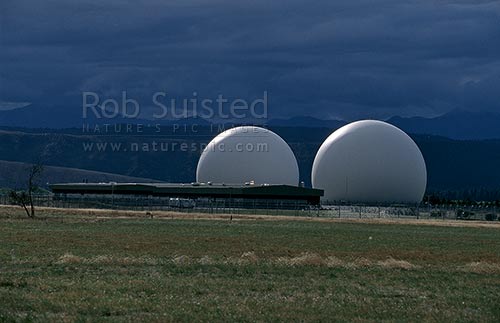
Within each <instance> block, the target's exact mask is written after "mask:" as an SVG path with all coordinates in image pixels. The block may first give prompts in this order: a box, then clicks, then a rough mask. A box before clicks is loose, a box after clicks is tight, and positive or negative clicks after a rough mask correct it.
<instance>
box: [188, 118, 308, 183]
mask: <svg viewBox="0 0 500 323" xmlns="http://www.w3.org/2000/svg"><path fill="white" fill-rule="evenodd" d="M196 180H197V181H198V182H213V183H227V184H242V183H246V182H252V181H253V182H254V183H255V184H286V185H295V186H296V185H298V183H299V167H298V165H297V160H296V159H295V156H294V154H293V152H292V150H291V149H290V147H289V146H288V144H287V143H286V142H285V141H284V140H283V139H282V138H281V137H280V136H278V135H277V134H275V133H274V132H272V131H270V130H268V129H265V128H261V127H253V126H244V127H236V128H232V129H229V130H227V131H224V132H223V133H221V134H219V135H218V136H217V137H215V138H214V139H213V140H212V141H211V142H210V143H209V144H208V146H207V147H206V148H205V150H204V151H203V153H202V154H201V157H200V160H199V161H198V167H197V169H196Z"/></svg>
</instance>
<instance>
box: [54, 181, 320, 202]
mask: <svg viewBox="0 0 500 323" xmlns="http://www.w3.org/2000/svg"><path fill="white" fill-rule="evenodd" d="M50 188H51V190H52V191H53V192H54V193H56V194H57V193H60V194H129V195H152V196H170V197H186V198H196V197H211V198H250V199H256V198H260V199H297V200H307V201H310V202H313V203H316V202H317V203H319V198H320V197H321V196H323V190H320V189H312V188H305V187H298V186H291V185H268V184H263V185H251V184H249V185H235V184H212V183H181V184H174V183H64V184H52V185H50Z"/></svg>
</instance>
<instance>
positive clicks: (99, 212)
mask: <svg viewBox="0 0 500 323" xmlns="http://www.w3.org/2000/svg"><path fill="white" fill-rule="evenodd" d="M37 210H38V217H39V218H42V219H44V218H54V217H59V218H63V219H64V220H68V221H69V220H70V219H71V218H75V217H77V218H78V220H79V221H81V220H88V221H99V220H106V219H120V218H137V219H149V218H151V217H153V218H155V219H168V220H173V219H179V220H182V219H189V220H195V219H199V220H230V219H231V220H234V221H250V220H259V221H302V222H326V223H367V224H397V225H400V224H407V225H430V226H441V227H468V228H496V229H500V222H499V221H496V222H494V221H490V222H488V221H460V220H441V219H398V218H394V219H388V218H362V219H357V218H321V217H302V216H286V215H278V216H277V215H258V214H257V215H247V214H207V213H196V212H193V213H184V212H172V211H153V212H150V211H128V210H103V209H62V208H48V207H38V208H37ZM0 217H7V218H23V217H24V211H23V210H22V209H20V208H19V207H15V206H8V205H0Z"/></svg>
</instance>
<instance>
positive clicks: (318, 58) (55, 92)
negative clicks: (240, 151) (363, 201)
mask: <svg viewBox="0 0 500 323" xmlns="http://www.w3.org/2000/svg"><path fill="white" fill-rule="evenodd" d="M0 21H1V22H0V28H1V32H0V36H1V51H0V66H1V67H0V68H1V70H0V103H2V104H0V105H2V106H3V108H2V109H4V110H5V109H11V108H12V107H15V106H16V104H19V105H26V103H27V102H32V103H37V104H41V105H61V104H65V105H68V106H76V108H80V107H78V104H80V102H81V99H80V98H81V92H82V91H96V92H99V93H100V94H101V95H102V96H104V97H113V96H119V95H120V93H121V91H124V90H126V91H128V93H129V95H130V96H131V97H133V98H135V99H137V100H138V101H140V102H141V104H144V105H147V104H148V103H149V102H150V100H151V95H152V94H153V93H154V92H156V91H164V92H167V93H168V95H170V96H172V97H179V98H180V97H186V98H189V97H190V96H191V94H192V92H193V91H196V92H197V93H198V95H199V96H200V97H204V98H205V97H206V98H214V97H215V96H216V95H217V94H223V95H224V96H226V97H231V98H244V99H252V98H258V97H261V96H262V93H263V91H268V96H269V112H270V114H271V115H272V116H274V117H291V116H296V115H312V116H316V117H321V118H346V119H353V118H359V117H377V118H383V117H387V116H392V115H403V116H412V115H420V116H435V115H438V114H442V113H444V112H447V111H450V110H452V109H455V108H462V109H470V110H490V111H498V110H500V1H480V0H471V1H467V0H462V1H437V0H436V1H426V0H417V1H404V0H378V1H377V0H336V1H332V0H322V1H295V0H287V1H270V0H262V1H260V0H257V1H245V2H243V1H236V0H224V1H218V0H178V1H162V0H156V1H142V2H141V4H140V5H139V2H138V1H118V0H112V1H111V0H95V1H89V0H80V1H78V2H77V1H67V0H64V1H63V0H59V1H39V0H31V1H21V0H2V1H1V2H0Z"/></svg>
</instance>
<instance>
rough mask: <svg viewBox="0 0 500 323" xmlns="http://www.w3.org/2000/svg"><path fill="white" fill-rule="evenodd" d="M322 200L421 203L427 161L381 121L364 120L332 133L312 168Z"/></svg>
mask: <svg viewBox="0 0 500 323" xmlns="http://www.w3.org/2000/svg"><path fill="white" fill-rule="evenodd" d="M312 184H313V187H314V188H320V189H324V190H325V195H324V197H323V199H324V200H327V201H349V202H365V203H420V202H421V201H422V198H423V196H424V193H425V188H426V185H427V170H426V167H425V161H424V158H423V156H422V153H421V152H420V150H419V148H418V147H417V145H416V144H415V142H414V141H413V140H412V139H411V138H410V137H409V136H408V135H407V134H406V133H405V132H403V131H402V130H400V129H399V128H396V127H395V126H393V125H390V124H388V123H385V122H381V121H375V120H363V121H357V122H353V123H351V124H348V125H346V126H344V127H342V128H340V129H338V130H337V131H335V132H334V133H332V134H331V135H330V136H329V137H328V138H327V139H326V140H325V142H324V143H323V144H322V145H321V147H320V148H319V150H318V153H317V154H316V158H315V159H314V164H313V168H312Z"/></svg>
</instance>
